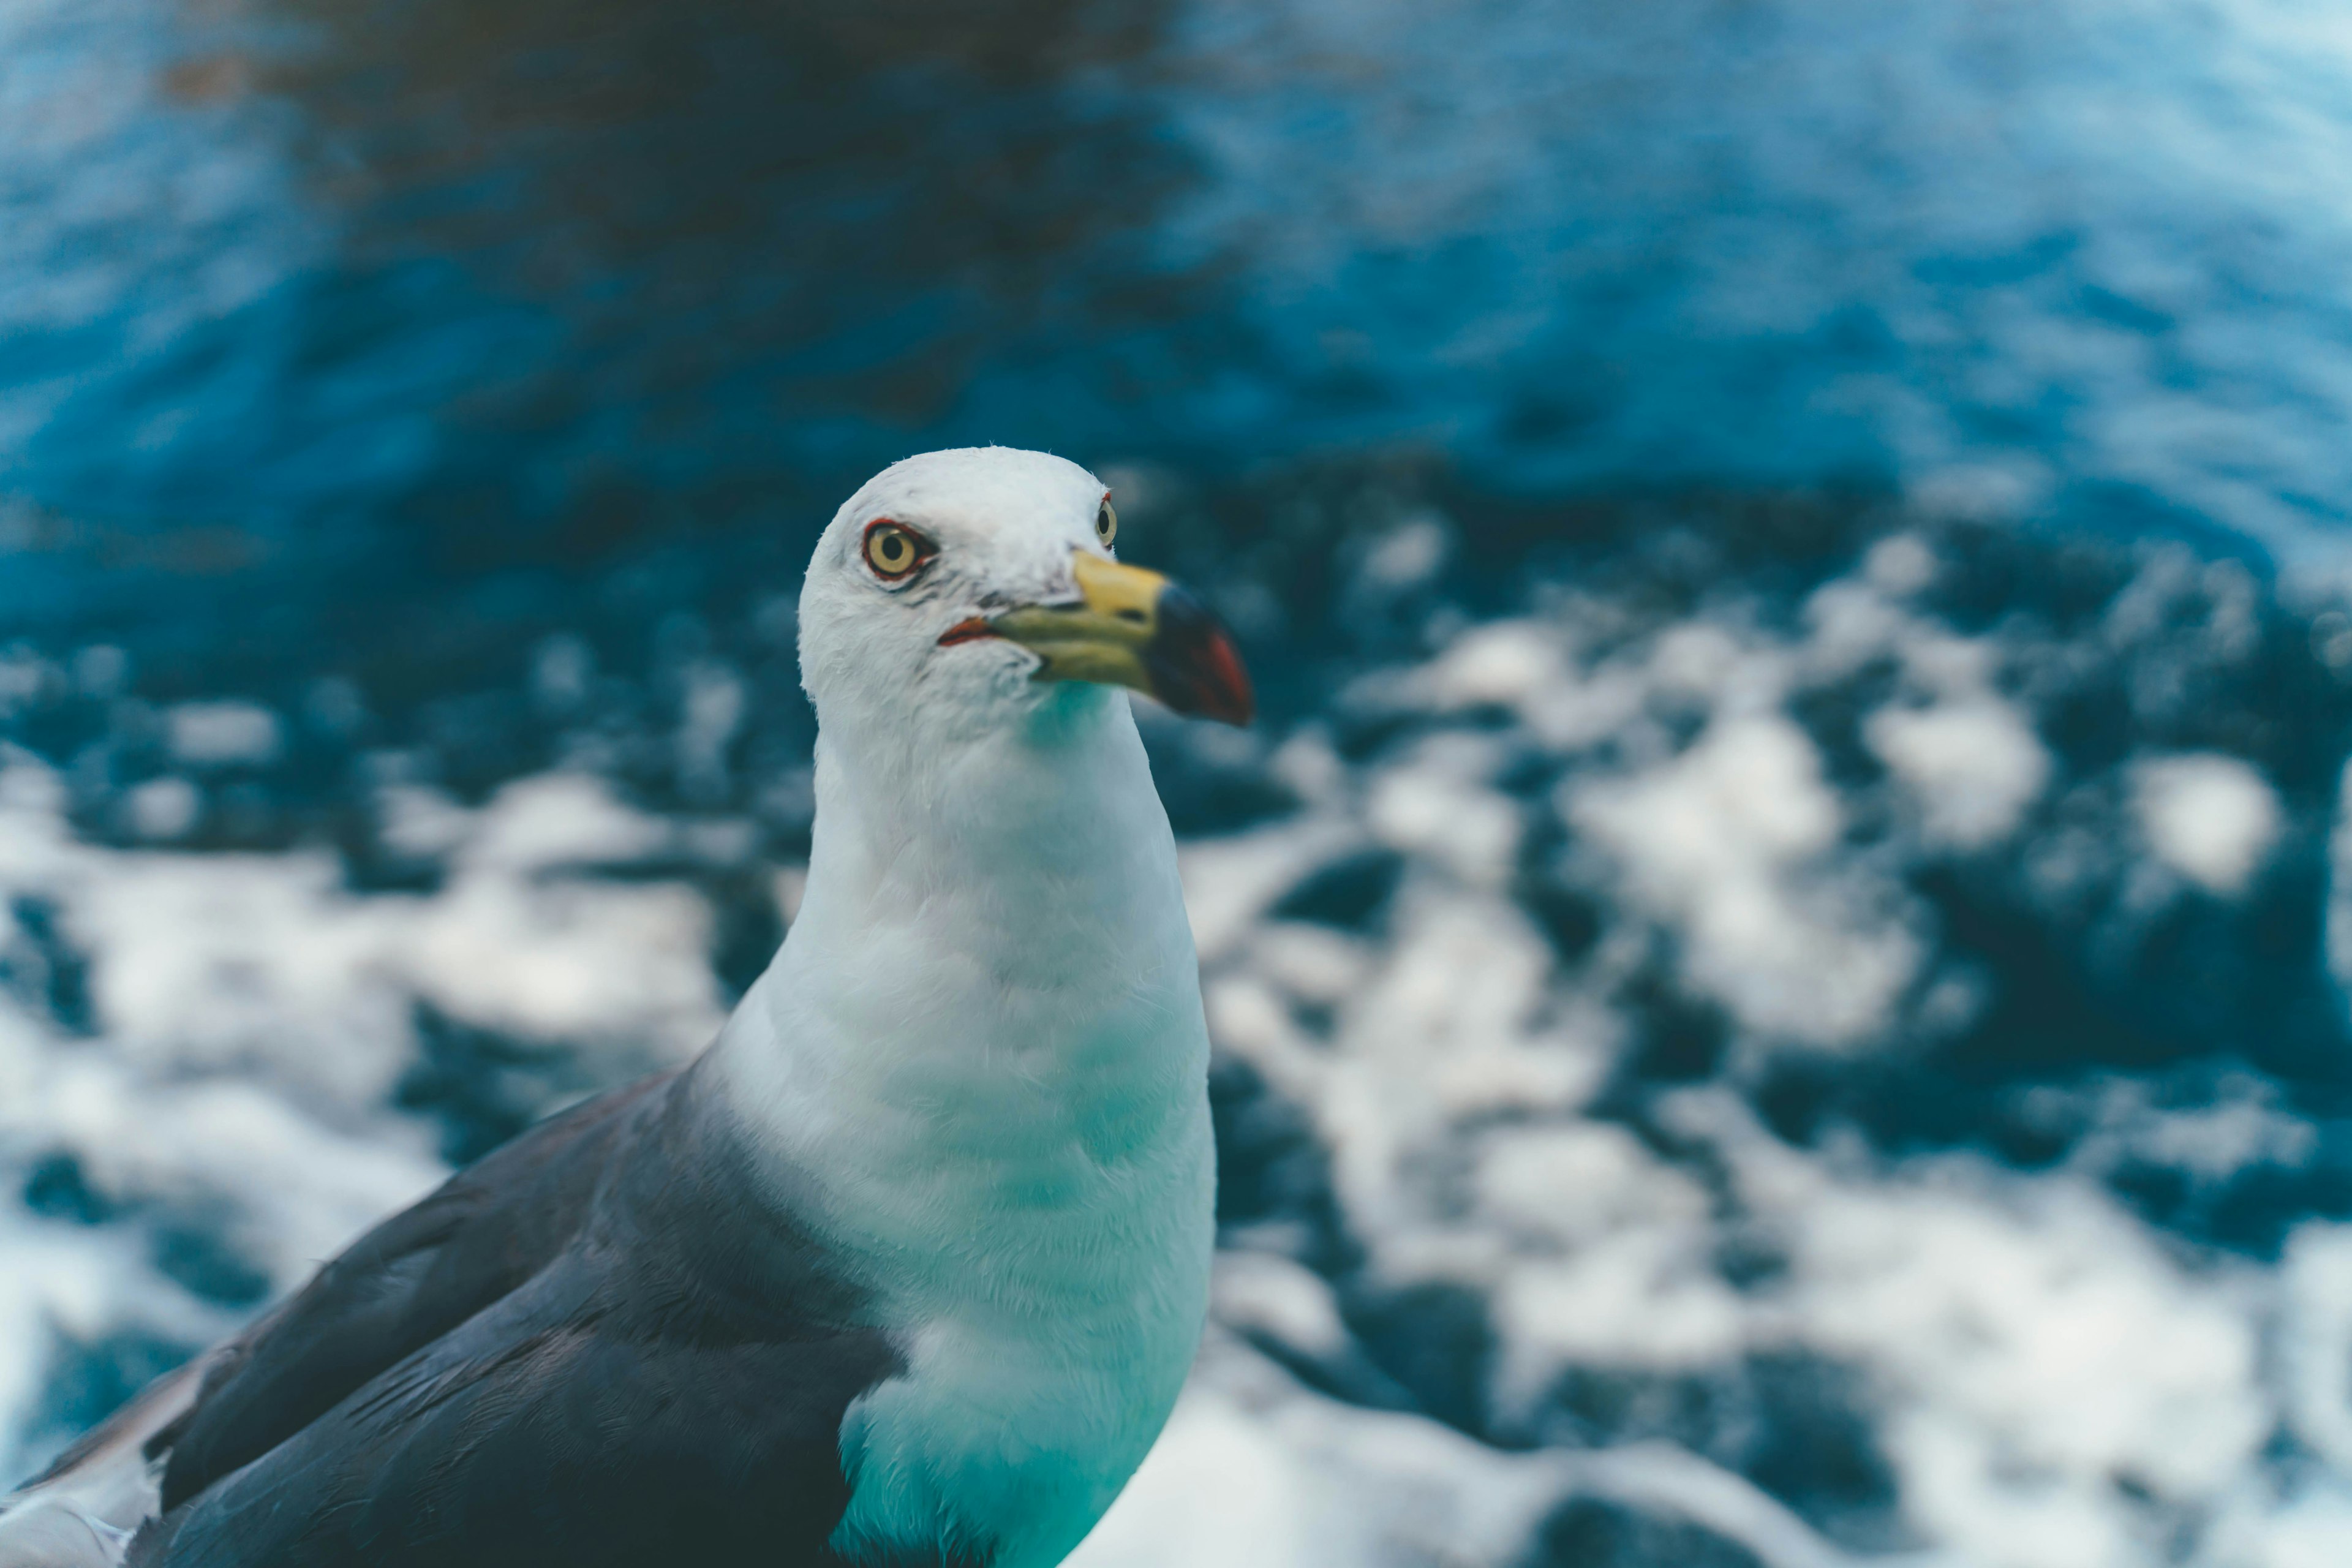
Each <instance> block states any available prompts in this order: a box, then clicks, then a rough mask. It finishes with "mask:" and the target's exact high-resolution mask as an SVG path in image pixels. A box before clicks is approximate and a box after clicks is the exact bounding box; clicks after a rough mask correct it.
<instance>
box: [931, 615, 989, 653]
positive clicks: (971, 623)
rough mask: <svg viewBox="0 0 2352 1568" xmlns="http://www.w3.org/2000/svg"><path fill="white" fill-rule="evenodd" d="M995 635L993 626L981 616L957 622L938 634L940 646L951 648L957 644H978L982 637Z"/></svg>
mask: <svg viewBox="0 0 2352 1568" xmlns="http://www.w3.org/2000/svg"><path fill="white" fill-rule="evenodd" d="M997 635H998V633H997V630H996V628H995V627H994V626H990V625H989V624H988V622H987V621H986V620H984V619H982V617H981V616H972V617H971V619H970V620H966V621H958V622H957V623H956V624H955V625H953V626H950V627H949V628H948V629H947V630H945V631H943V632H941V633H940V647H955V645H956V644H958V643H961V642H978V641H979V640H980V639H981V638H982V637H995V636H997Z"/></svg>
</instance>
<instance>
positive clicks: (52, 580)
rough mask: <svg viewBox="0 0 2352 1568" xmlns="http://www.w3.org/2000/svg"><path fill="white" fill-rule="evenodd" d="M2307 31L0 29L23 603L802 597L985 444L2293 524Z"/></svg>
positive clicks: (114, 619)
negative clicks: (855, 523)
mask: <svg viewBox="0 0 2352 1568" xmlns="http://www.w3.org/2000/svg"><path fill="white" fill-rule="evenodd" d="M2328 16H2329V14H2328V12H2327V10H2326V7H2324V6H2317V5H2290V4H2284V3H2279V4H2230V5H2225V4H2218V3H2213V4H2202V5H2189V4H2184V5H2154V6H2133V5H2099V4H2089V3H2080V4H2076V3H2070V4H2066V5H2056V6H2027V5H1961V4H1956V3H1950V0H1901V3H1897V4H1861V3H1845V0H1822V3H1819V4H1812V5H1794V4H1780V5H1769V4H1734V3H1726V0H1670V3H1666V4H1659V5H1644V6H1637V7H1627V6H1615V5H1576V4H1553V5H1505V4H1491V5H1488V4H1470V5H1450V6H1444V7H1428V6H1419V5H1402V4H1394V5H1384V4H1372V5H1361V6H1352V5H1323V4H1318V3H1315V0H1307V3H1300V4H1282V5H1243V4H1238V3H1227V4H1219V3H1217V0H1197V3H1190V4H1187V3H1180V0H1096V3H1088V0H990V3H982V4H968V5H936V6H926V5H909V4H897V3H894V4H887V5H878V6H877V5H833V4H815V5H811V4H799V5H757V4H730V3H726V0H689V3H688V4H682V5H666V6H653V5H638V4H627V3H621V0H591V3H589V4H567V5H555V4H534V3H528V0H522V3H518V0H493V3H490V4H459V3H457V0H422V3H416V4H401V5H393V4H365V3H362V4H334V5H312V4H302V3H299V0H274V3H271V0H222V3H218V4H208V5H163V4H157V3H153V0H100V3H97V4H86V5H66V4H58V3H54V0H11V4H10V5H8V6H7V8H6V10H5V13H0V48H5V58H6V60H7V62H8V63H7V64H6V66H5V68H0V69H5V73H6V74H5V78H0V81H5V92H0V146H5V148H6V149H7V152H6V155H5V160H0V496H5V498H6V499H7V503H8V506H9V509H10V510H9V516H8V521H7V523H6V528H7V537H8V538H9V540H10V541H11V542H12V543H13V545H14V546H15V548H14V549H13V550H12V551H11V553H10V555H9V557H8V570H7V571H6V572H5V575H0V618H4V619H5V621H6V622H7V623H9V624H12V625H14V626H18V627H21V628H26V629H31V630H36V631H37V632H39V633H40V634H41V635H43V636H44V637H47V636H51V635H57V636H66V635H71V636H73V637H84V636H89V635H104V636H107V637H113V638H116V639H120V640H122V641H124V642H127V643H129V644H131V645H133V646H134V647H138V648H139V649H141V650H142V652H146V653H149V654H152V656H155V657H159V658H162V659H163V661H164V665H165V666H166V667H168V668H170V669H171V670H173V671H174V672H179V673H181V674H182V676H183V678H184V679H185V680H186V681H187V682H189V683H191V684H194V685H205V684H209V683H212V682H215V681H217V680H219V679H225V678H227V676H228V672H229V671H230V670H232V669H240V670H242V671H245V672H247V673H250V672H253V671H260V670H268V669H271V668H279V669H283V668H289V667H291V666H298V665H299V666H300V667H302V668H306V669H308V670H310V671H311V672H313V673H315V672H317V671H318V670H319V669H320V668H348V669H350V670H352V672H353V673H359V672H361V671H362V669H363V668H365V667H367V666H370V665H373V664H376V663H379V662H381V661H383V660H385V659H387V658H396V660H397V661H398V662H399V663H400V664H401V665H402V666H403V667H404V668H405V669H407V670H409V671H411V672H412V674H411V677H410V678H412V679H413V678H414V675H413V672H414V671H415V669H416V668H418V661H419V660H420V659H424V660H427V661H430V660H434V659H444V660H448V661H453V663H454V664H455V665H456V666H457V667H459V668H462V667H464V666H466V665H467V664H469V663H471V662H472V661H474V660H477V659H480V658H498V657H500V655H499V653H498V652H497V651H496V650H497V649H499V648H500V647H507V646H510V643H511V639H512V637H514V636H515V634H517V633H518V632H529V631H530V630H533V629H536V628H538V627H541V626H545V625H547V624H551V623H553V622H556V621H572V622H576V621H580V620H582V619H583V618H593V616H595V615H596V614H597V612H598V611H599V610H600V609H601V610H603V611H605V612H608V613H611V614H612V615H613V616H614V619H615V621H616V623H625V622H628V621H632V620H641V619H643V618H645V617H646V615H647V613H648V612H655V613H657V612H659V611H660V610H663V609H667V608H672V607H677V606H688V607H696V606H705V605H709V604H710V603H712V602H714V601H722V600H724V599H726V598H727V597H728V596H729V595H730V594H733V593H735V592H736V591H737V590H738V589H739V588H740V585H741V584H745V583H747V582H759V583H762V584H771V585H773V586H779V587H781V586H785V585H788V584H790V582H791V581H792V578H793V575H794V574H795V572H796V569H797V564H798V562H799V560H800V559H801V554H802V552H803V549H804V547H805V544H806V542H807V541H808V540H809V538H810V537H811V535H812V533H813V531H814V529H815V527H816V526H817V525H818V524H819V523H820V522H821V521H822V520H823V519H824V516H825V515H826V514H827V513H828V512H829V510H830V509H831V507H832V506H833V504H834V503H835V501H836V500H837V499H838V498H839V496H840V495H841V494H843V493H845V490H846V489H847V488H848V487H849V486H851V485H852V484H854V483H855V482H856V480H857V479H860V478H862V477H863V476H864V475H865V474H866V473H867V472H869V471H870V470H871V469H873V468H875V467H877V466H878V465H879V464H880V463H882V462H884V461H886V460H887V459H888V458H893V457H896V456H898V455H900V454H902V453H904V452H907V451H909V450H915V449H919V448H923V447H932V446H939V445H945V444H955V443H966V442H978V441H1001V442H1005V443H1011V444H1019V445H1034V446H1041V447H1050V448H1053V449H1055V450H1059V451H1063V452H1066V453H1068V454H1070V455H1072V456H1075V457H1077V458H1081V459H1083V460H1087V461H1091V462H1095V463H1098V464H1101V463H1117V462H1129V463H1133V462H1137V461H1150V462H1155V463H1159V464H1162V465H1167V466H1171V467H1173V468H1176V469H1178V470H1180V471H1182V472H1185V473H1188V474H1192V475H1198V476H1210V477H1220V476H1231V475H1233V474H1235V473H1237V472H1246V471H1251V470H1253V469H1255V468H1260V467H1262V466H1264V465H1265V464H1268V463H1273V464H1283V463H1287V462H1290V461H1293V460H1296V459H1297V458H1300V457H1301V456H1302V455H1311V454H1328V453H1331V452H1339V451H1355V450H1360V449H1363V448H1365V447H1388V448H1398V447H1402V448H1406V449H1411V450H1416V451H1423V452H1428V453H1433V454H1435V455H1437V456H1438V457H1440V458H1443V459H1444V460H1445V461H1446V462H1448V463H1450V464H1452V465H1453V466H1454V468H1456V469H1457V470H1458V471H1459V472H1460V473H1461V474H1463V475H1464V476H1465V477H1466V478H1467V479H1470V480H1472V481H1474V482H1475V483H1476V484H1479V485H1483V486H1487V487H1492V488H1494V489H1501V490H1506V491H1511V492H1515V493H1528V492H1536V493H1546V494H1559V493H1587V492H1591V491H1596V490H1598V491H1602V492H1606V491H1609V490H1612V489H1621V488H1624V487H1627V486H1633V487H1637V488H1646V487H1654V486H1659V485H1675V484H1681V483H1686V482H1691V481H1695V480H1696V481H1706V482H1708V483H1712V484H1715V485H1718V486H1728V487H1731V488H1751V487H1759V488H1768V489H1769V488H1781V487H1786V486H1790V485H1797V486H1808V485H1818V484H1822V483H1824V482H1839V483H1861V484H1864V485H1868V486H1876V487H1884V488H1891V489H1904V490H1906V491H1909V492H1912V493H1923V494H1925V495H1927V496H1928V497H1929V498H1930V499H1932V500H1937V501H1938V502H1940V503H1943V504H1947V505H1957V506H1961V507H1968V508H1976V509H1989V510H1994V511H1997V512H2001V513H2005V514H2018V515H2023V516H2028V517H2032V518H2038V519H2046V520H2052V521H2059V522H2062V523H2090V524H2098V525H2105V526H2110V527H2120V528H2124V529H2126V530H2138V529H2144V528H2147V527H2150V526H2158V527H2168V528H2175V529H2178V528H2182V527H2188V528H2212V529H2221V530H2231V531H2241V532H2243V533H2245V534H2247V535H2249V536H2251V537H2252V538H2254V539H2256V540H2259V541H2261V542H2263V544H2265V545H2267V546H2270V547H2273V548H2279V549H2284V550H2286V551H2288V552H2296V553H2305V554H2307V553H2309V552H2313V551H2315V550H2319V549H2324V548H2326V541H2327V540H2328V539H2330V538H2332V536H2333V534H2334V532H2335V531H2336V528H2337V526H2338V524H2339V523H2340V521H2341V520H2342V518H2343V515H2344V511H2345V507H2346V497H2347V495H2352V456H2347V452H2352V447H2347V443H2346V442H2344V441H2343V440H2342V439H2341V438H2340V430H2341V426H2342V425H2343V422H2344V416H2345V414H2346V413H2347V408H2348V407H2352V380H2347V375H2346V373H2345V371H2344V368H2343V367H2344V363H2345V355H2346V351H2347V348H2352V301H2347V290H2346V287H2345V285H2344V281H2343V280H2344V279H2345V278H2346V277H2347V276H2352V207H2347V204H2346V203H2345V202H2344V200H2343V199H2342V197H2343V195H2344V182H2345V178H2346V176H2345V175H2344V174H2343V171H2344V170H2345V169H2347V168H2348V167H2352V41H2347V38H2346V37H2345V36H2344V34H2343V32H2342V30H2341V27H2340V25H2338V24H2333V23H2331V22H2330V21H2329V20H2328ZM159 672H160V671H159ZM208 672H209V673H208ZM455 673H456V672H455V670H453V671H452V674H453V675H454V674H455ZM427 679H429V678H427Z"/></svg>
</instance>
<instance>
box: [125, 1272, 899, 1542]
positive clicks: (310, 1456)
mask: <svg viewBox="0 0 2352 1568" xmlns="http://www.w3.org/2000/svg"><path fill="white" fill-rule="evenodd" d="M593 1272H594V1270H593V1265H591V1264H589V1263H587V1262H585V1261H577V1262H574V1261H567V1262H566V1263H565V1264H564V1265H562V1267H561V1268H559V1269H558V1270H557V1271H554V1272H551V1274H549V1275H548V1276H546V1277H545V1278H544V1279H541V1280H539V1281H534V1283H533V1284H532V1285H530V1286H529V1287H527V1288H526V1289H523V1290H521V1291H519V1292H517V1293H516V1294H515V1296H513V1297H512V1298H509V1300H507V1301H505V1302H502V1303H500V1304H499V1306H498V1307H497V1308H495V1309H493V1310H491V1311H490V1312H488V1313H485V1314H483V1315H482V1317H480V1318H479V1319H478V1320H476V1321H473V1322H471V1323H468V1324H467V1326H466V1327H465V1328H464V1329H462V1330H460V1331H458V1332H457V1333H456V1334H453V1335H450V1336H448V1337H447V1338H446V1339H445V1340H443V1341H440V1342H436V1344H435V1345H433V1346H431V1347H430V1348H428V1349H427V1350H425V1352H420V1353H419V1354H418V1355H416V1356H415V1357H413V1358H411V1359H410V1360H409V1361H407V1362H405V1363H402V1364H401V1365H400V1366H399V1367H397V1368H395V1369H394V1370H393V1371H392V1372H390V1373H387V1374H385V1375H384V1376H383V1377H380V1378H378V1379H376V1380H375V1381H374V1382H373V1383H372V1384H369V1385H368V1386H367V1387H366V1388H364V1389H362V1391H361V1392H360V1393H359V1394H355V1395H354V1396H352V1398H350V1399H347V1400H346V1401H344V1402H343V1403H342V1404H341V1405H338V1406H336V1408H335V1409H334V1410H332V1411H331V1412H329V1413H328V1414H327V1415H325V1416H323V1417H321V1418H320V1419H319V1420H317V1421H314V1422H312V1423H311V1424H310V1426H306V1427H305V1428H304V1429H303V1430H302V1431H301V1432H300V1433H299V1434H297V1435H296V1436H294V1437H293V1438H291V1439H290V1440H289V1441H288V1442H286V1443H284V1444H282V1445H280V1446H279V1447H278V1448H276V1449H274V1450H272V1451H271V1452H270V1453H269V1454H268V1455H267V1456H266V1457H264V1458H262V1459H260V1460H258V1461H257V1462H256V1463H254V1464H252V1465H249V1466H247V1467H246V1468H244V1469H241V1470H239V1471H238V1472H236V1474H235V1475H232V1476H230V1477H228V1478H227V1479H225V1480H223V1481H222V1482H220V1483H219V1484H218V1485H216V1486H215V1487H213V1488H211V1489H208V1490H207V1491H205V1493H204V1494H203V1495H202V1496H200V1497H199V1498H197V1499H196V1500H194V1502H192V1503H191V1504H189V1505H188V1506H187V1507H185V1508H184V1509H183V1510H180V1511H179V1512H178V1513H176V1514H173V1515H172V1516H169V1517H168V1518H167V1519H166V1521H164V1523H163V1528H162V1529H160V1530H158V1531H156V1539H155V1541H154V1542H152V1543H146V1542H142V1547H141V1548H140V1549H139V1550H138V1551H137V1552H134V1553H133V1558H132V1561H133V1562H134V1563H158V1564H166V1565H168V1568H259V1565H262V1564H267V1565H268V1568H330V1565H332V1568H344V1565H349V1564H367V1565H370V1568H427V1565H432V1568H520V1565H527V1564H548V1565H553V1564H559V1563H560V1564H564V1565H567V1568H572V1565H578V1568H622V1565H635V1564H644V1565H646V1568H653V1565H656V1564H665V1565H666V1564H672V1563H765V1564H771V1565H773V1568H814V1565H817V1564H828V1565H830V1564H834V1563H836V1559H835V1557H834V1556H833V1555H832V1553H831V1552H829V1551H828V1550H827V1549H826V1546H825V1540H826V1537H827V1536H829V1535H830V1534H831V1533H832V1531H833V1529H834V1527H835V1525H836V1524H837V1523H838V1522H839V1521H840V1518H841V1515H842V1510H843V1509H844V1507H845V1504H846V1502H847V1500H848V1486H847V1483H846V1482H845V1479H843V1477H842V1473H841V1467H840V1458H839V1428H840V1423H841V1415H842V1412H843V1411H844V1410H845V1408H846V1407H847V1405H848V1404H849V1402H850V1401H851V1400H852V1399H854V1398H856V1395H857V1394H858V1393H859V1392H860V1391H861V1390H863V1389H865V1388H866V1387H868V1386H870V1385H871V1384H873V1383H875V1382H876V1381H877V1380H878V1379H880V1378H881V1377H884V1376H886V1375H887V1374H888V1373H889V1372H890V1371H891V1370H893V1368H894V1367H895V1366H896V1365H897V1361H896V1358H895V1356H894V1355H893V1353H892V1352H891V1350H890V1348H889V1346H888V1344H887V1342H885V1341H884V1340H883V1338H882V1337H881V1336H880V1335H879V1334H877V1333H875V1332H873V1331H867V1330H840V1331H829V1332H825V1333H822V1334H819V1335H816V1336H814V1337H808V1338H797V1339H785V1340H778V1339H772V1338H769V1337H766V1335H765V1333H763V1332H762V1331H761V1326H760V1325H758V1324H757V1323H755V1322H753V1321H748V1320H745V1319H743V1318H742V1317H740V1315H739V1314H737V1313H735V1312H734V1311H732V1310H729V1309H727V1308H723V1307H714V1305H713V1304H712V1303H710V1302H708V1301H698V1300H684V1299H673V1300H666V1301H659V1302H650V1301H642V1300H633V1301H627V1302H622V1301H615V1300H609V1299H607V1298H609V1296H610V1294H611V1281H610V1280H606V1281H604V1282H602V1283H601V1284H600V1283H598V1282H596V1281H594V1280H593Z"/></svg>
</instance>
